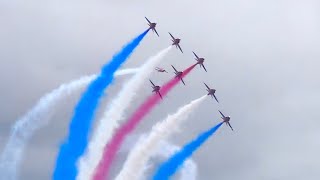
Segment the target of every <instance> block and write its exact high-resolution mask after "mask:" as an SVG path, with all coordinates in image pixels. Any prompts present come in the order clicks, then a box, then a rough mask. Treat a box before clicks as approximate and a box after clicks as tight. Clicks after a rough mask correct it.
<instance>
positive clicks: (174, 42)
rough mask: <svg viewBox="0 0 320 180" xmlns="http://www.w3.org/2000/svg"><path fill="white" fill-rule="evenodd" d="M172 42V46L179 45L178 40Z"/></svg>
mask: <svg viewBox="0 0 320 180" xmlns="http://www.w3.org/2000/svg"><path fill="white" fill-rule="evenodd" d="M172 41H173V43H172V45H178V44H179V43H180V39H174V40H172Z"/></svg>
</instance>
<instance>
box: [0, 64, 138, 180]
mask: <svg viewBox="0 0 320 180" xmlns="http://www.w3.org/2000/svg"><path fill="white" fill-rule="evenodd" d="M138 70H139V69H138V68H136V69H124V70H119V71H117V72H116V74H115V75H116V76H119V75H126V74H132V73H135V72H137V71H138ZM95 77H96V75H90V76H84V77H81V78H79V79H77V80H73V81H71V82H69V83H65V84H62V85H60V86H59V87H58V88H56V89H54V90H53V91H51V92H49V93H47V94H46V95H44V96H43V97H42V98H41V99H40V100H39V101H38V103H37V104H36V105H35V106H34V107H33V108H32V109H31V110H29V111H28V112H27V114H26V115H24V116H23V117H21V118H20V119H18V120H17V122H16V123H15V124H14V125H13V128H12V131H11V134H10V137H9V139H8V142H7V144H6V145H5V147H4V150H3V152H2V154H1V156H0V174H1V177H3V178H4V179H6V180H14V179H17V176H18V168H19V167H20V163H21V159H22V155H23V151H24V148H25V146H26V144H27V143H28V141H29V139H30V138H31V136H32V135H33V134H34V132H35V131H36V130H38V129H39V128H42V127H44V126H45V125H47V124H48V123H49V120H50V118H51V115H52V114H53V113H54V106H56V105H57V103H58V102H59V101H61V100H62V99H64V98H66V97H67V96H69V95H70V94H72V93H74V92H75V91H76V90H78V89H81V88H82V87H84V86H86V85H87V84H88V83H89V82H90V81H92V80H93V79H94V78H95Z"/></svg>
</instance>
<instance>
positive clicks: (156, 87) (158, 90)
mask: <svg viewBox="0 0 320 180" xmlns="http://www.w3.org/2000/svg"><path fill="white" fill-rule="evenodd" d="M149 81H150V82H151V84H152V86H151V87H152V89H153V90H152V92H155V93H157V94H159V96H160V98H161V99H162V95H161V93H160V88H161V87H160V86H156V85H154V84H153V82H152V81H151V80H150V79H149Z"/></svg>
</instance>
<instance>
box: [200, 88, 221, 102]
mask: <svg viewBox="0 0 320 180" xmlns="http://www.w3.org/2000/svg"><path fill="white" fill-rule="evenodd" d="M204 85H205V86H206V87H207V91H208V96H211V97H212V98H215V99H216V101H217V102H218V103H219V101H218V99H217V97H216V95H215V94H214V93H216V90H215V89H211V88H209V86H208V85H207V84H206V83H204Z"/></svg>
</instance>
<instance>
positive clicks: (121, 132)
mask: <svg viewBox="0 0 320 180" xmlns="http://www.w3.org/2000/svg"><path fill="white" fill-rule="evenodd" d="M196 65H197V64H194V65H192V66H190V67H188V68H187V69H186V70H184V71H183V73H182V75H181V77H182V78H183V77H185V76H186V75H188V74H189V73H190V72H191V70H192V69H193V68H194V67H195V66H196ZM179 82H180V79H179V78H178V77H174V78H173V79H171V80H170V81H169V82H167V83H166V84H165V85H164V86H163V87H162V88H161V89H160V93H161V94H162V96H166V95H167V94H168V93H169V91H170V90H171V89H172V88H173V87H175V86H176V85H177V84H178V83H179ZM160 100H161V99H160V97H159V95H158V94H154V95H152V96H150V97H148V98H147V100H146V101H145V102H144V103H143V104H142V105H140V106H139V107H138V109H137V110H136V111H135V112H134V113H133V115H132V116H131V117H130V118H129V119H128V121H127V122H125V123H124V124H123V125H122V126H121V127H120V128H119V129H118V130H117V131H116V133H115V134H114V136H113V137H112V139H111V141H110V142H109V143H108V144H107V145H106V146H105V147H104V152H103V155H102V159H101V160H100V162H99V164H98V166H97V167H96V169H95V174H94V176H93V179H94V180H105V178H106V177H108V173H109V169H110V166H111V163H112V162H113V160H114V158H115V156H116V153H117V152H118V150H119V148H120V147H121V145H122V143H123V141H124V140H125V138H126V137H127V136H128V134H129V133H131V132H132V131H133V130H134V129H135V127H136V126H137V125H138V124H139V122H140V121H141V120H142V119H143V117H145V116H146V115H147V114H148V113H149V112H150V111H151V110H152V109H153V107H155V105H156V104H157V103H159V102H160Z"/></svg>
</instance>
